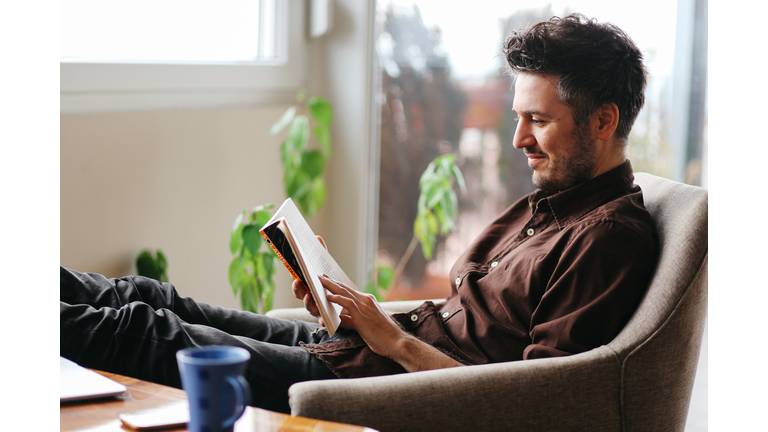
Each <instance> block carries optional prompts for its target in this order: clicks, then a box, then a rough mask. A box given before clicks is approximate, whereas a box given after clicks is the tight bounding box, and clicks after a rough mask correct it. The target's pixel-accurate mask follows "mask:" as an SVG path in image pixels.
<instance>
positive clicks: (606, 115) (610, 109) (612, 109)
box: [591, 103, 619, 141]
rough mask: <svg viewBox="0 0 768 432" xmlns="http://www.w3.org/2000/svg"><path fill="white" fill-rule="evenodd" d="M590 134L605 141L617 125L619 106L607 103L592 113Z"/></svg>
mask: <svg viewBox="0 0 768 432" xmlns="http://www.w3.org/2000/svg"><path fill="white" fill-rule="evenodd" d="M591 123H592V136H594V137H595V138H597V139H600V140H603V141H607V140H608V139H609V138H610V137H611V136H612V135H613V133H614V132H615V131H616V127H617V126H618V125H619V107H618V106H617V105H616V104H615V103H607V104H605V105H603V106H601V107H600V108H598V109H597V110H596V111H595V112H594V114H592V122H591Z"/></svg>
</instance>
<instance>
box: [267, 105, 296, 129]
mask: <svg viewBox="0 0 768 432" xmlns="http://www.w3.org/2000/svg"><path fill="white" fill-rule="evenodd" d="M295 115H296V107H295V106H292V107H290V108H288V109H287V110H286V111H285V112H284V113H283V115H282V116H280V118H279V119H277V121H276V122H275V124H273V125H272V127H271V128H270V129H269V134H270V135H275V134H277V133H279V132H280V131H281V130H283V129H284V128H285V127H286V126H288V123H290V122H291V120H293V117H294V116H295Z"/></svg>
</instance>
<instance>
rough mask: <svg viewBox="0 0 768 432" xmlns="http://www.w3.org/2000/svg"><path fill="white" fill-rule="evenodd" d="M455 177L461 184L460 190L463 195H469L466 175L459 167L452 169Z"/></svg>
mask: <svg viewBox="0 0 768 432" xmlns="http://www.w3.org/2000/svg"><path fill="white" fill-rule="evenodd" d="M452 171H453V176H454V177H455V178H456V182H457V183H458V184H459V190H461V193H467V184H466V182H465V181H464V175H463V174H462V173H461V170H460V169H459V167H458V165H454V166H453V167H452Z"/></svg>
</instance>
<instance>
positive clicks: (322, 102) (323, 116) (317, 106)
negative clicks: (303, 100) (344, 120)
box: [307, 96, 333, 129]
mask: <svg viewBox="0 0 768 432" xmlns="http://www.w3.org/2000/svg"><path fill="white" fill-rule="evenodd" d="M307 108H308V109H309V113H310V114H311V115H312V118H314V119H315V120H316V121H317V122H318V123H320V124H322V125H324V126H326V127H327V128H329V129H330V127H331V121H332V120H333V108H332V107H331V104H330V102H328V101H327V100H326V99H325V98H322V97H319V96H314V97H311V98H309V100H308V101H307Z"/></svg>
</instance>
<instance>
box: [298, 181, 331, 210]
mask: <svg viewBox="0 0 768 432" xmlns="http://www.w3.org/2000/svg"><path fill="white" fill-rule="evenodd" d="M327 195H328V189H327V187H326V185H325V180H323V178H322V177H317V178H316V179H314V180H313V181H312V183H311V184H310V189H309V191H308V193H307V194H305V195H304V196H302V198H301V200H300V203H301V207H302V211H303V212H304V214H306V215H307V217H312V216H314V215H315V214H317V212H319V211H320V209H321V208H322V207H323V205H324V204H325V199H326V197H327Z"/></svg>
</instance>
